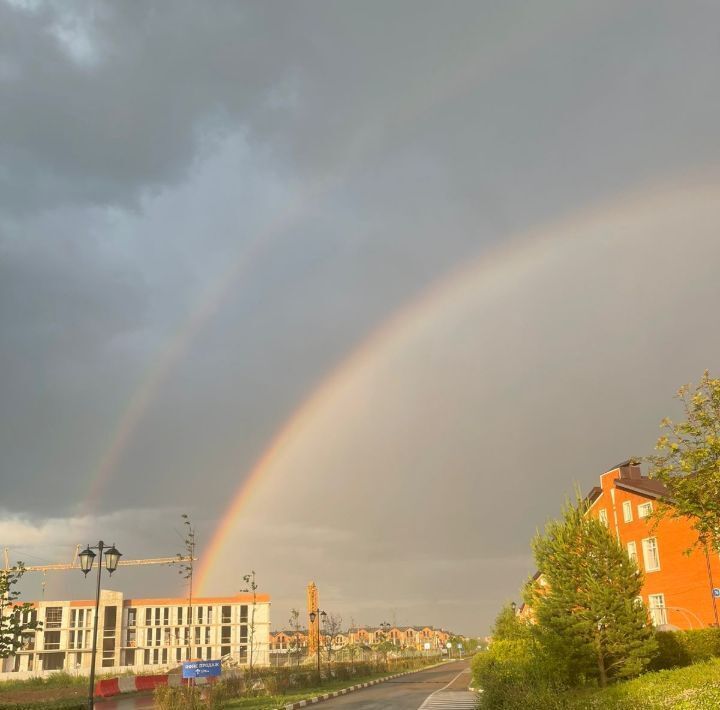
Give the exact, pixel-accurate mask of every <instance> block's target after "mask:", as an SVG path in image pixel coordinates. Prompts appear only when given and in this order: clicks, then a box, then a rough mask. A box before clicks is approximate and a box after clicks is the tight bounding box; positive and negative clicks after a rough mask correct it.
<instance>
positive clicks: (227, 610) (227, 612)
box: [221, 606, 247, 624]
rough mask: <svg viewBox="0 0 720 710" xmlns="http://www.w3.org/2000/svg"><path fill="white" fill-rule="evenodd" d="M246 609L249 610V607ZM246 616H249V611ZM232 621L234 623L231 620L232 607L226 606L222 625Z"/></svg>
mask: <svg viewBox="0 0 720 710" xmlns="http://www.w3.org/2000/svg"><path fill="white" fill-rule="evenodd" d="M245 609H246V610H247V607H245ZM246 614H247V611H246ZM231 621H232V618H231V615H230V607H229V606H224V607H223V608H222V619H221V623H223V624H229V623H231Z"/></svg>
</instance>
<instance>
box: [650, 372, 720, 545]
mask: <svg viewBox="0 0 720 710" xmlns="http://www.w3.org/2000/svg"><path fill="white" fill-rule="evenodd" d="M676 396H677V398H678V399H679V400H680V401H681V403H682V406H683V409H684V412H685V421H681V422H673V421H672V420H670V419H667V418H666V419H663V420H662V422H661V427H662V429H663V434H662V435H661V436H660V438H659V439H658V441H657V444H656V446H655V450H656V451H657V454H655V455H653V456H649V457H648V459H649V461H650V463H651V464H652V468H651V470H650V476H651V477H652V478H657V479H658V480H660V481H662V482H663V483H664V484H665V486H666V487H667V488H668V490H669V491H670V498H671V499H672V506H661V509H660V511H659V513H660V514H661V515H665V514H667V515H670V516H672V517H685V516H687V517H689V518H691V519H692V521H693V526H694V528H695V530H696V531H697V534H698V542H697V545H698V546H700V547H705V546H707V545H710V546H712V547H713V548H714V549H715V551H716V552H719V553H720V380H718V379H715V378H713V377H710V373H709V372H708V371H707V370H706V371H705V373H704V374H703V376H702V378H701V380H700V382H699V384H698V385H697V386H696V387H693V386H692V385H683V386H682V387H681V388H680V389H679V390H678V391H677V395H676Z"/></svg>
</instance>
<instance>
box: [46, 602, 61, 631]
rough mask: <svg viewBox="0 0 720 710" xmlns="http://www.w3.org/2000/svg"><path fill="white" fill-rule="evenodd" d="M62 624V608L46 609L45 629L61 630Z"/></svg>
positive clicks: (50, 607) (51, 607)
mask: <svg viewBox="0 0 720 710" xmlns="http://www.w3.org/2000/svg"><path fill="white" fill-rule="evenodd" d="M61 623H62V607H61V606H49V607H48V608H47V609H45V628H46V629H59V628H60V625H61Z"/></svg>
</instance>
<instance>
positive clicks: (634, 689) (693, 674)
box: [480, 658, 720, 710]
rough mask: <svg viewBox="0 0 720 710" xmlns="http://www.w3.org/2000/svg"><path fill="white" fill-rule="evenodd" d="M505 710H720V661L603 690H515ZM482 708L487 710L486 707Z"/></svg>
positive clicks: (697, 664) (650, 675) (703, 663)
mask: <svg viewBox="0 0 720 710" xmlns="http://www.w3.org/2000/svg"><path fill="white" fill-rule="evenodd" d="M508 702H509V704H506V705H505V707H506V708H510V707H513V708H515V707H522V708H523V710H666V709H670V708H672V709H673V710H717V708H720V658H716V659H713V660H710V661H704V662H702V663H696V664H695V665H692V666H687V667H686V668H677V669H675V670H667V671H655V672H651V673H645V674H644V675H642V676H640V677H639V678H635V679H634V680H628V681H623V682H620V683H616V684H614V685H611V686H609V687H607V688H604V689H599V688H598V689H590V688H588V689H584V690H570V691H566V692H562V693H558V692H555V691H552V690H549V689H538V690H532V689H531V688H527V687H526V688H518V694H517V697H516V698H515V699H514V700H512V699H510V700H509V701H508ZM480 707H481V708H486V709H487V710H490V708H489V706H488V704H487V703H482V702H481V705H480Z"/></svg>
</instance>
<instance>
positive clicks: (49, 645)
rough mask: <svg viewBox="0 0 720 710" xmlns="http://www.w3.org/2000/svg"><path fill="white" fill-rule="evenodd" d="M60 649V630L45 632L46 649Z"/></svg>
mask: <svg viewBox="0 0 720 710" xmlns="http://www.w3.org/2000/svg"><path fill="white" fill-rule="evenodd" d="M59 649H60V632H59V631H46V632H45V650H46V651H57V650H59Z"/></svg>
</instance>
